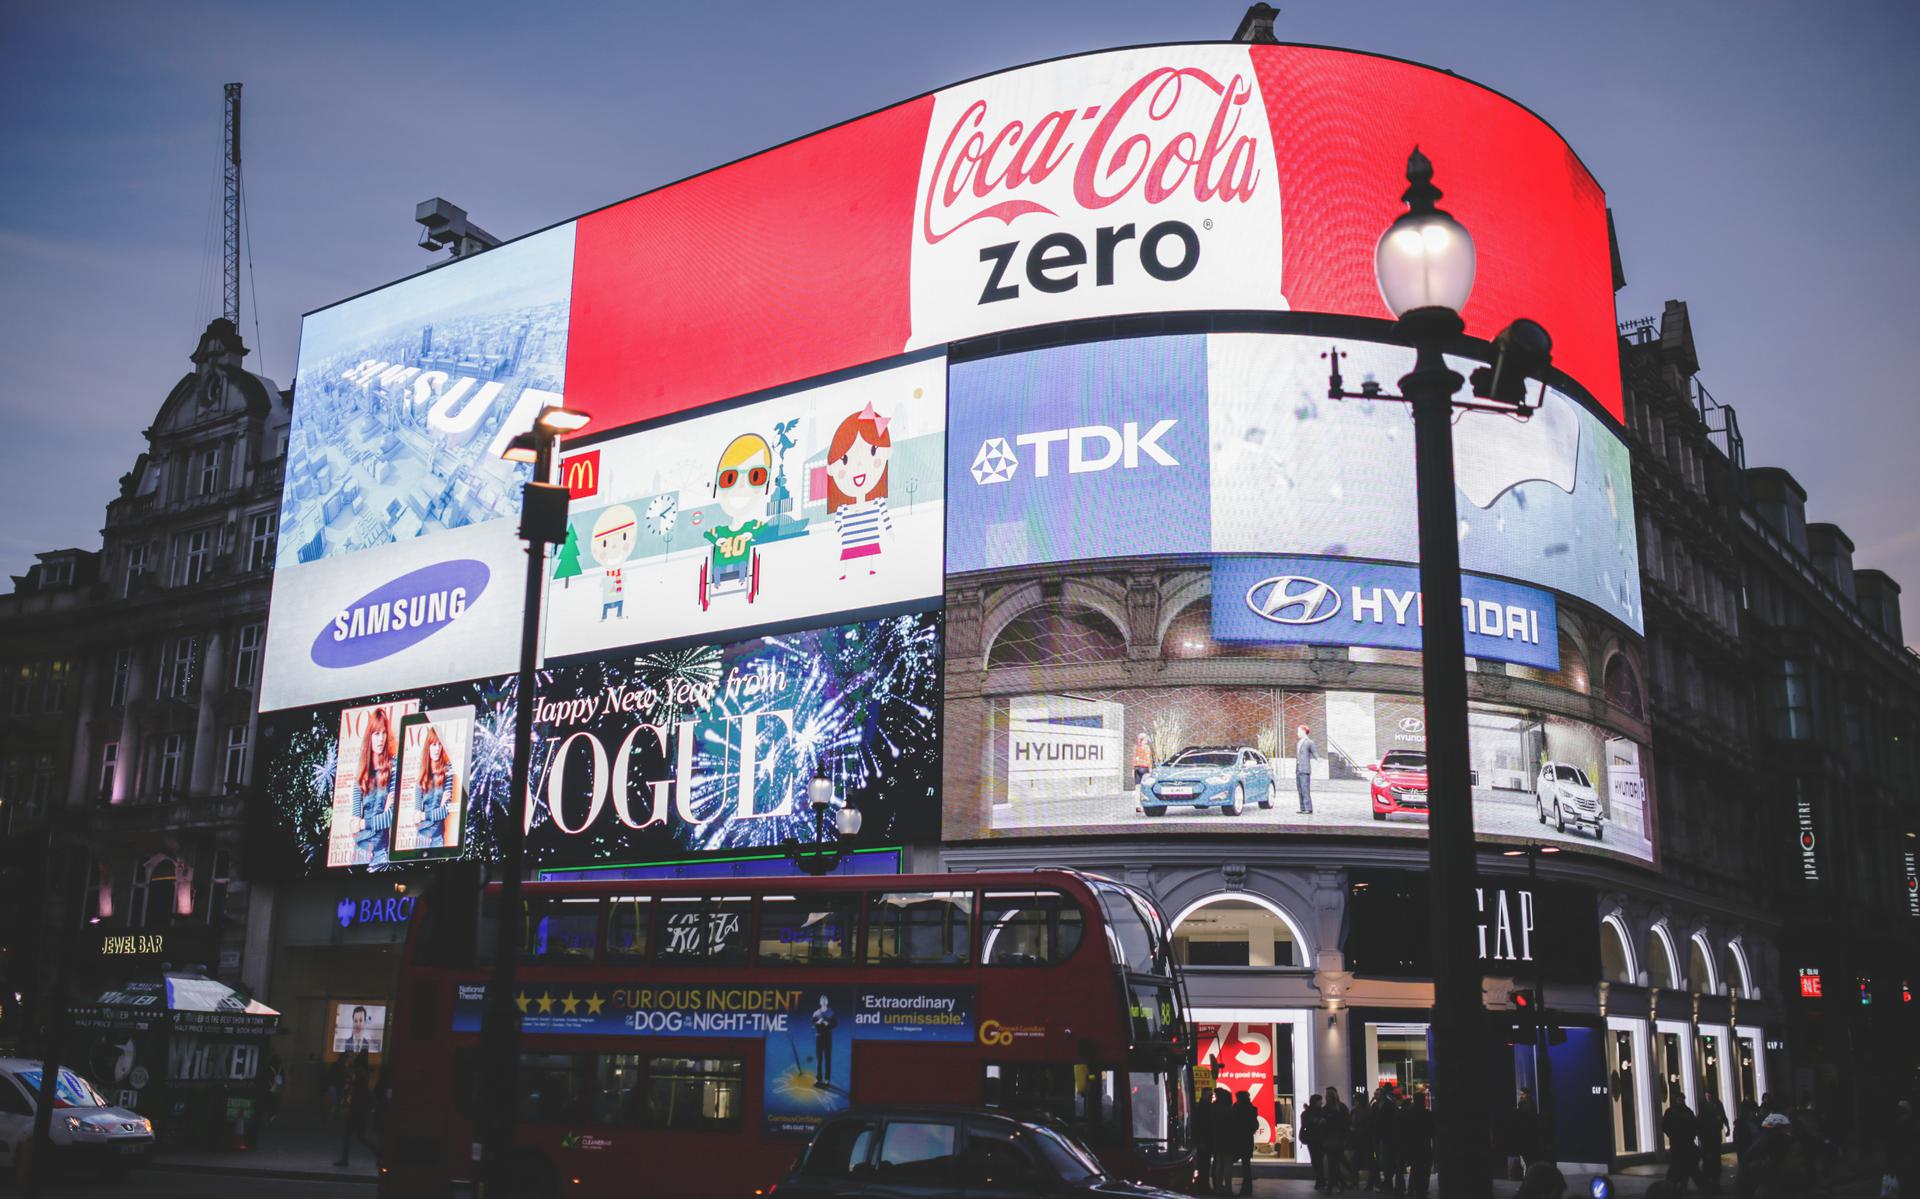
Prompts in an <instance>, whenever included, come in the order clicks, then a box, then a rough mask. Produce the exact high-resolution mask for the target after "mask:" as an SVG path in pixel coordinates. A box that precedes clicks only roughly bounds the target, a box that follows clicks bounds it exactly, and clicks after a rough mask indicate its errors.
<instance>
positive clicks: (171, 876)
mask: <svg viewBox="0 0 1920 1199" xmlns="http://www.w3.org/2000/svg"><path fill="white" fill-rule="evenodd" d="M178 880H179V873H178V867H177V866H176V865H175V864H174V860H173V859H172V858H170V857H168V856H166V855H165V854H155V855H154V856H152V857H150V858H148V859H147V860H146V861H145V862H142V863H141V864H140V866H139V869H137V870H136V871H135V872H134V876H133V902H132V903H131V904H129V905H128V908H129V910H128V912H127V922H128V924H130V925H131V926H132V927H134V928H158V927H162V926H164V925H165V924H166V923H167V921H168V920H169V919H171V917H172V916H173V908H174V895H173V889H174V884H175V883H176V882H177V881H178Z"/></svg>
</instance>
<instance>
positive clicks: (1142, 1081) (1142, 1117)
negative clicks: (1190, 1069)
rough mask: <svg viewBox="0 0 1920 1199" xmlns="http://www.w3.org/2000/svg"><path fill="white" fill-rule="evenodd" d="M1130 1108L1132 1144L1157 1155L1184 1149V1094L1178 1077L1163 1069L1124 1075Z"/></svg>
mask: <svg viewBox="0 0 1920 1199" xmlns="http://www.w3.org/2000/svg"><path fill="white" fill-rule="evenodd" d="M1127 1089H1128V1091H1129V1096H1128V1098H1129V1099H1130V1100H1131V1101H1132V1108H1133V1143H1134V1145H1135V1146H1137V1147H1138V1148H1139V1149H1140V1150H1141V1151H1142V1152H1143V1153H1147V1154H1151V1155H1155V1156H1159V1155H1168V1156H1172V1155H1175V1154H1179V1153H1182V1152H1184V1151H1185V1150H1186V1148H1187V1091H1186V1089H1185V1088H1184V1087H1182V1086H1181V1083H1180V1075H1179V1074H1178V1073H1176V1072H1173V1071H1166V1070H1135V1071H1133V1072H1132V1073H1130V1074H1128V1075H1127Z"/></svg>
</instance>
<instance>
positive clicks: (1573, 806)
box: [1533, 762, 1607, 841]
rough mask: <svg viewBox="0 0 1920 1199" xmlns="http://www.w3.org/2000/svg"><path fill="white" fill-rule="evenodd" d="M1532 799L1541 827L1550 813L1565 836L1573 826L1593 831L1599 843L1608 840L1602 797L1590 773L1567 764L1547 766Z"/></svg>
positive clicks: (1556, 763) (1535, 786) (1535, 787)
mask: <svg viewBox="0 0 1920 1199" xmlns="http://www.w3.org/2000/svg"><path fill="white" fill-rule="evenodd" d="M1533 798H1534V804H1535V806H1536V807H1537V808H1538V809H1539V812H1540V823H1541V824H1545V823H1546V822H1547V814H1548V813H1549V812H1551V813H1552V814H1553V823H1554V825H1555V827H1557V828H1558V829H1559V830H1560V831H1561V832H1563V833H1564V832H1566V831H1567V826H1568V825H1569V824H1571V825H1573V826H1574V827H1575V828H1577V829H1587V828H1591V829H1592V830H1593V838H1594V840H1596V841H1599V840H1603V839H1604V838H1605V837H1606V835H1607V816H1606V813H1605V811H1603V810H1602V808H1601V805H1600V793H1599V792H1598V791H1596V790H1594V786H1593V780H1591V779H1589V778H1588V777H1587V772H1586V771H1584V770H1582V769H1580V768H1579V767H1578V766H1569V765H1568V764H1567V763H1565V762H1548V763H1547V764H1546V765H1544V766H1542V767H1541V768H1540V778H1539V780H1538V781H1537V782H1536V783H1535V784H1534V788H1533Z"/></svg>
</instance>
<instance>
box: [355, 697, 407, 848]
mask: <svg viewBox="0 0 1920 1199" xmlns="http://www.w3.org/2000/svg"><path fill="white" fill-rule="evenodd" d="M393 759H394V753H393V730H392V728H391V727H389V722H388V720H387V710H386V709H385V708H375V709H374V710H373V711H372V712H370V713H368V715H367V731H366V735H365V738H364V739H363V740H362V742H361V745H360V774H359V775H358V777H356V778H355V779H354V782H353V817H354V833H353V843H354V856H355V858H356V859H357V860H358V861H360V862H371V863H373V864H375V865H378V864H380V863H382V862H385V861H386V860H387V853H386V848H387V830H388V829H390V828H392V827H393V801H394V797H395V793H396V792H397V791H398V790H399V782H400V775H399V772H398V771H396V770H395V769H394V761H393Z"/></svg>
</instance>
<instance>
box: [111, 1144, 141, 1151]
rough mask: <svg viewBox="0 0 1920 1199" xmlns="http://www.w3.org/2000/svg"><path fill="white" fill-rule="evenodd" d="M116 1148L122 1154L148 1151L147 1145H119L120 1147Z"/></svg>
mask: <svg viewBox="0 0 1920 1199" xmlns="http://www.w3.org/2000/svg"><path fill="white" fill-rule="evenodd" d="M116 1148H118V1149H119V1150H120V1152H122V1153H145V1152H146V1151H147V1147H146V1145H145V1144H138V1145H119V1146H116Z"/></svg>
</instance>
